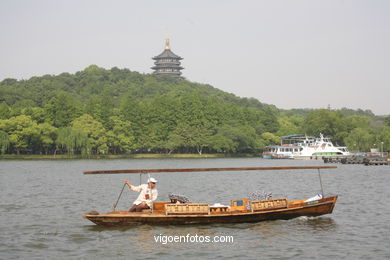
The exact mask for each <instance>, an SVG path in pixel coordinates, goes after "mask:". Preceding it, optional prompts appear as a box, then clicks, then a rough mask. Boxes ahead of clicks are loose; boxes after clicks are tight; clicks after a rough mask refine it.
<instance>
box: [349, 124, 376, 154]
mask: <svg viewBox="0 0 390 260" xmlns="http://www.w3.org/2000/svg"><path fill="white" fill-rule="evenodd" d="M345 143H346V144H347V145H348V147H349V148H350V149H351V150H352V151H368V150H369V149H370V148H371V147H372V144H373V137H372V135H370V133H369V131H368V130H367V129H364V128H355V129H353V130H352V132H351V133H350V134H348V136H347V137H346V138H345Z"/></svg>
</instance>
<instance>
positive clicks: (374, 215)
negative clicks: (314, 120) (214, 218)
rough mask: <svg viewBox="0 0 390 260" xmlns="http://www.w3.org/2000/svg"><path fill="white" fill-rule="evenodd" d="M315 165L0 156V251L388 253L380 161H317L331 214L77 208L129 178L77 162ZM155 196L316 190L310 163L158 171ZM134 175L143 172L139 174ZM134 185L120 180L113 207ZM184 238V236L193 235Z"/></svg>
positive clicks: (294, 195)
mask: <svg viewBox="0 0 390 260" xmlns="http://www.w3.org/2000/svg"><path fill="white" fill-rule="evenodd" d="M283 165H285V166H290V165H291V166H293V165H296V166H298V165H304V166H307V165H324V164H323V163H322V161H294V160H264V159H258V158H250V159H162V160H161V159H140V160H135V159H134V160H63V161H0V198H1V201H0V259H200V258H202V259H226V258H240V259H390V249H389V238H390V203H389V198H390V189H389V187H388V186H389V184H390V167H389V166H364V165H337V166H338V168H337V169H327V170H322V171H321V175H322V181H323V186H324V192H325V194H326V195H327V194H328V195H329V194H338V195H339V199H338V202H337V204H336V207H335V209H334V211H333V214H330V215H325V216H321V217H315V218H307V217H301V218H296V219H292V220H278V221H266V222H260V223H251V224H218V225H216V224H215V225H189V226H150V225H139V226H132V227H120V228H118V227H116V228H105V227H99V226H96V225H95V224H93V223H92V222H89V221H88V220H86V219H83V218H82V214H84V213H87V212H89V211H91V210H97V211H99V212H101V213H103V212H108V211H110V210H111V206H112V205H113V203H114V202H115V201H116V199H117V198H118V195H119V192H120V191H121V188H122V186H123V180H124V179H125V178H129V179H130V181H131V182H132V183H134V184H139V175H126V174H118V175H100V176H98V175H83V174H82V172H83V171H85V170H99V169H133V168H190V167H239V166H248V167H250V166H253V167H254V166H283ZM153 177H155V178H157V179H158V190H159V200H165V201H166V200H167V199H168V194H169V193H170V192H174V193H179V194H184V195H187V196H188V197H189V198H190V199H191V201H193V202H208V203H216V202H219V203H222V204H229V201H230V199H237V198H243V197H247V195H248V194H249V193H250V192H253V191H256V190H262V191H266V192H272V193H273V195H274V198H276V197H284V196H287V197H288V199H289V200H293V199H305V198H309V197H312V196H314V195H315V194H317V193H320V191H321V189H320V185H319V181H318V173H317V170H295V171H253V172H252V171H251V172H204V173H159V174H154V175H153ZM145 178H146V177H144V180H143V182H144V181H145ZM136 196H137V194H136V193H134V192H132V191H129V190H128V189H127V188H126V190H125V191H124V192H123V195H122V198H121V200H120V202H119V204H118V207H117V208H118V209H128V208H129V207H130V205H131V203H132V201H133V200H134V199H135V198H136ZM187 235H189V236H191V237H195V236H204V237H205V236H209V237H221V236H229V237H232V238H233V239H234V240H233V242H229V243H211V242H210V243H206V242H204V243H200V242H198V243H197V242H193V243H191V241H189V242H184V241H183V242H181V243H174V242H172V243H166V244H163V243H161V242H156V241H155V239H156V238H157V237H159V236H160V237H164V236H166V237H167V236H187ZM193 241H194V240H193Z"/></svg>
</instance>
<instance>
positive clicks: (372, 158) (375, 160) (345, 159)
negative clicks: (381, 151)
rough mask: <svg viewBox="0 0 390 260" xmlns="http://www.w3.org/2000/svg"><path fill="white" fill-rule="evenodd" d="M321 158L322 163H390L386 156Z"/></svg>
mask: <svg viewBox="0 0 390 260" xmlns="http://www.w3.org/2000/svg"><path fill="white" fill-rule="evenodd" d="M322 160H323V161H324V163H342V164H364V165H367V166H369V165H390V158H389V157H387V156H386V157H382V156H345V157H344V156H326V157H322Z"/></svg>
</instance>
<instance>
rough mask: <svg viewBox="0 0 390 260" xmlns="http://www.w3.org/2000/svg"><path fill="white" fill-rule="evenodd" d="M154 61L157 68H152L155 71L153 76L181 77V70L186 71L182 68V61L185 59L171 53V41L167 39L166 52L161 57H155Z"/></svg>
mask: <svg viewBox="0 0 390 260" xmlns="http://www.w3.org/2000/svg"><path fill="white" fill-rule="evenodd" d="M152 59H153V60H155V62H154V65H155V66H153V67H152V68H151V69H152V70H154V71H153V74H157V75H170V76H173V77H180V75H181V71H180V70H182V69H184V68H183V67H181V66H180V60H182V59H183V58H182V57H180V56H178V55H176V54H174V53H173V52H172V51H171V46H170V44H169V39H166V41H165V50H164V51H163V52H162V53H161V54H160V55H158V56H155V57H153V58H152Z"/></svg>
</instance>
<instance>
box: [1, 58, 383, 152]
mask: <svg viewBox="0 0 390 260" xmlns="http://www.w3.org/2000/svg"><path fill="white" fill-rule="evenodd" d="M362 112H363V114H362ZM375 120H376V118H375V116H374V115H373V114H370V111H354V110H348V109H344V111H342V110H340V111H332V110H327V109H322V110H310V111H305V110H295V111H294V110H290V111H281V110H279V109H277V108H276V107H275V106H272V105H266V104H263V103H261V102H259V101H258V100H256V99H247V98H239V97H236V96H234V95H233V94H229V93H226V92H223V91H221V90H218V89H215V88H213V87H211V86H209V85H204V84H197V83H193V82H189V81H187V80H185V79H177V78H172V77H169V76H168V77H164V76H154V75H150V74H146V75H143V74H140V73H137V72H131V71H129V70H128V69H118V68H112V69H111V70H106V69H103V68H99V67H97V66H95V65H91V66H89V67H88V68H86V69H85V70H83V71H80V72H77V73H75V74H69V73H62V74H60V75H56V76H52V75H45V76H42V77H32V78H30V79H28V80H19V81H18V80H15V79H4V80H3V81H2V82H0V149H1V152H2V153H16V154H19V153H34V154H64V153H68V154H129V153H168V154H169V153H199V154H201V153H230V154H236V153H258V152H259V151H261V150H262V149H263V148H264V146H265V145H269V144H275V143H278V142H279V138H278V136H280V135H286V134H293V133H307V134H310V135H316V136H318V134H319V132H321V133H323V134H325V135H326V136H329V137H332V138H334V140H335V141H336V143H338V144H344V143H346V144H348V145H350V146H353V148H355V149H360V150H364V149H368V148H370V147H372V146H373V145H374V144H375V143H376V144H375V145H378V144H379V143H381V142H384V147H385V149H387V150H389V149H390V131H389V125H390V118H389V117H387V118H386V120H385V121H382V122H380V123H379V124H378V123H377V124H374V125H372V122H374V121H375ZM383 123H387V125H388V126H383V125H382V124H383Z"/></svg>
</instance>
